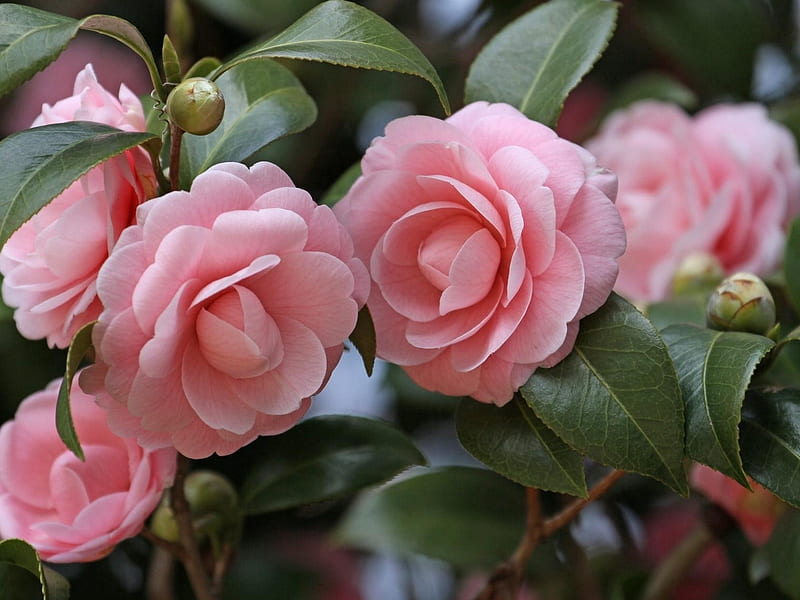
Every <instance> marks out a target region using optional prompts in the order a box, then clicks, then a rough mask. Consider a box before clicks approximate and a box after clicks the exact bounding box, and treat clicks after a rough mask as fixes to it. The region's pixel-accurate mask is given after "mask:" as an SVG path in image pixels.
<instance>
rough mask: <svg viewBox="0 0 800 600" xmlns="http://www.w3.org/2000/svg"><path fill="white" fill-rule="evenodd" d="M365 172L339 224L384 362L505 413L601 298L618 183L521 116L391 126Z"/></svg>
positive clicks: (614, 233)
mask: <svg viewBox="0 0 800 600" xmlns="http://www.w3.org/2000/svg"><path fill="white" fill-rule="evenodd" d="M361 167H362V172H363V176H362V177H361V178H360V179H359V180H358V181H357V182H356V183H355V185H354V186H353V188H352V189H351V191H350V193H349V194H348V195H347V196H346V197H345V198H344V199H342V200H341V202H339V204H337V205H336V208H335V210H336V214H337V215H338V216H339V218H340V219H341V220H342V222H343V223H344V224H345V226H346V227H347V228H348V230H349V231H350V233H351V234H352V236H353V240H354V242H355V246H356V255H357V256H358V257H359V258H361V259H362V260H363V261H364V263H365V264H367V265H368V266H369V269H370V272H371V274H372V278H373V282H374V285H373V288H372V292H371V294H370V297H369V300H368V306H369V309H370V312H371V314H372V318H373V320H374V322H375V330H376V335H377V343H378V355H379V356H380V357H382V358H384V359H386V360H388V361H390V362H393V363H396V364H398V365H400V366H402V367H403V368H404V369H405V371H406V372H407V373H408V374H409V375H410V376H411V377H412V378H413V379H414V380H415V381H416V382H417V383H419V384H420V385H421V386H422V387H424V388H427V389H431V390H438V391H441V392H444V393H446V394H451V395H468V396H473V397H474V398H476V399H478V400H480V401H482V402H492V403H495V404H498V405H502V404H505V403H506V402H508V401H509V400H511V398H512V396H513V394H514V392H515V391H516V390H517V389H518V388H519V387H520V386H521V385H522V384H523V383H525V381H527V379H528V378H529V377H530V375H531V373H532V372H533V371H534V369H536V367H537V366H541V365H544V366H549V365H552V364H554V363H556V362H558V361H559V360H561V359H562V358H563V357H564V356H566V355H567V354H568V353H569V352H570V350H572V346H573V344H574V341H575V336H576V335H577V332H578V322H579V320H580V319H581V318H582V317H584V316H586V315H588V314H589V313H591V312H593V311H595V310H597V308H599V307H600V306H601V305H602V304H603V303H604V302H605V301H606V299H607V298H608V295H609V293H610V292H611V288H612V287H613V285H614V281H615V280H616V277H617V258H618V257H619V256H620V254H622V252H623V250H624V249H625V233H624V231H623V228H622V222H621V220H620V217H619V213H618V212H617V209H616V208H615V207H614V204H613V199H614V194H615V190H616V180H615V178H614V176H613V174H611V173H609V172H608V171H604V170H601V169H598V168H597V166H596V164H595V161H594V158H593V157H592V156H591V155H590V154H589V153H588V152H586V151H585V150H583V149H582V148H580V147H579V146H576V145H575V144H572V143H571V142H568V141H566V140H563V139H561V138H559V137H558V136H557V135H556V134H555V132H553V131H552V130H551V129H549V128H548V127H545V126H544V125H541V124H539V123H536V122H534V121H531V120H530V119H528V118H527V117H525V116H524V115H523V114H522V113H520V112H519V111H518V110H516V109H515V108H512V107H511V106H508V105H506V104H487V103H485V102H476V103H473V104H470V105H469V106H467V107H465V108H464V109H462V110H460V111H459V112H457V113H455V114H454V115H452V116H451V117H450V118H448V119H447V120H445V121H441V120H439V119H434V118H431V117H421V116H414V117H405V118H402V119H398V120H396V121H393V122H392V123H390V124H389V125H388V127H387V128H386V135H385V137H381V138H377V139H376V140H375V141H373V143H372V145H371V147H370V148H369V149H368V150H367V153H366V155H365V156H364V159H363V161H362V163H361Z"/></svg>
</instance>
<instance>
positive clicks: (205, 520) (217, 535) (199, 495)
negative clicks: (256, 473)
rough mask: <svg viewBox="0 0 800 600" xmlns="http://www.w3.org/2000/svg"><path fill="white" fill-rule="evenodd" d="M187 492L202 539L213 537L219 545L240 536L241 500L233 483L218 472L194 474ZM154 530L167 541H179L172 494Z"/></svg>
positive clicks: (154, 522)
mask: <svg viewBox="0 0 800 600" xmlns="http://www.w3.org/2000/svg"><path fill="white" fill-rule="evenodd" d="M183 490H184V494H185V495H186V502H187V503H188V505H189V511H190V512H191V514H192V525H193V526H194V531H195V535H196V536H197V538H198V539H199V540H203V539H204V538H206V537H209V538H211V540H212V543H213V544H215V545H217V544H218V542H219V541H220V540H221V539H226V538H228V537H229V536H235V535H238V529H239V521H240V520H241V515H240V513H239V506H238V505H239V498H238V495H237V494H236V489H235V488H234V487H233V485H232V484H231V483H230V481H228V480H227V479H226V478H225V477H223V476H222V475H220V474H219V473H216V472H214V471H202V470H201V471H193V472H192V473H190V474H189V475H188V476H187V477H186V480H185V481H184V483H183ZM150 529H151V530H152V531H153V533H155V534H156V535H157V536H158V537H160V538H162V539H164V540H167V541H170V542H177V541H178V539H179V530H178V523H177V521H176V519H175V513H174V512H173V510H172V506H171V505H170V499H169V495H168V494H166V495H165V496H164V499H163V500H162V502H161V504H160V505H159V507H158V508H157V509H156V511H155V512H154V513H153V516H152V518H151V520H150Z"/></svg>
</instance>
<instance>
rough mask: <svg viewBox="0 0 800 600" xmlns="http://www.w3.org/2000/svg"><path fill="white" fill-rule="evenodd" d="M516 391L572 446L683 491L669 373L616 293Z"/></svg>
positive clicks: (679, 413) (680, 432)
mask: <svg viewBox="0 0 800 600" xmlns="http://www.w3.org/2000/svg"><path fill="white" fill-rule="evenodd" d="M520 392H521V393H522V396H523V397H524V398H525V400H526V401H527V402H528V404H529V405H530V406H531V408H532V409H533V412H534V413H536V415H537V416H538V417H539V418H540V419H541V420H542V421H544V423H545V424H546V425H548V426H549V427H550V428H551V429H552V430H553V431H555V432H556V434H557V435H558V436H559V437H561V438H562V439H563V440H564V441H565V442H567V443H568V444H569V445H570V446H572V447H573V448H576V449H577V450H579V451H581V452H583V453H585V454H587V455H588V456H590V457H591V458H593V459H595V460H597V461H599V462H602V463H605V464H608V465H610V466H612V467H615V468H617V469H622V470H625V471H635V472H637V473H642V474H643V475H648V476H650V477H653V478H655V479H658V480H659V481H661V482H663V483H665V484H666V485H668V486H669V487H671V488H672V489H674V490H675V491H677V492H679V493H681V494H684V495H685V494H687V493H688V485H687V482H686V473H685V470H684V466H683V458H684V415H683V401H682V399H681V393H680V388H679V386H678V378H677V375H676V374H675V369H674V368H673V365H672V361H671V360H670V356H669V353H668V351H667V348H666V346H665V345H664V342H663V341H662V340H661V338H660V337H659V336H658V333H656V330H655V328H654V327H653V326H652V325H651V324H650V322H649V321H648V320H647V319H645V317H644V316H643V315H642V314H641V313H640V312H639V311H637V310H636V309H635V308H634V307H633V306H632V305H630V304H629V303H628V302H626V301H625V300H623V299H622V298H620V297H619V296H617V295H616V294H612V295H611V297H610V298H609V300H608V302H606V304H605V305H604V306H602V307H601V308H600V309H599V310H598V311H597V312H595V313H594V314H592V315H589V316H588V317H586V318H585V319H583V320H582V321H581V324H580V333H579V334H578V338H577V340H576V342H575V348H574V350H573V351H572V353H571V354H570V355H569V356H567V358H565V359H564V360H563V361H561V362H560V363H558V364H557V365H556V366H555V367H553V368H551V369H537V370H536V371H535V372H534V374H533V375H532V376H531V378H530V379H529V380H528V382H527V383H526V384H525V385H524V386H522V388H521V389H520Z"/></svg>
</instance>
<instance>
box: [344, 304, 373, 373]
mask: <svg viewBox="0 0 800 600" xmlns="http://www.w3.org/2000/svg"><path fill="white" fill-rule="evenodd" d="M350 341H351V342H353V345H354V346H355V347H356V350H358V353H359V354H360V355H361V360H363V361H364V369H365V370H366V371H367V375H368V376H369V377H372V369H373V368H374V367H375V352H376V351H377V345H376V340H375V325H374V324H373V322H372V315H371V314H370V313H369V309H368V308H367V307H366V306H364V307H363V308H362V309H361V310H359V311H358V321H356V328H355V329H354V330H353V333H351V334H350Z"/></svg>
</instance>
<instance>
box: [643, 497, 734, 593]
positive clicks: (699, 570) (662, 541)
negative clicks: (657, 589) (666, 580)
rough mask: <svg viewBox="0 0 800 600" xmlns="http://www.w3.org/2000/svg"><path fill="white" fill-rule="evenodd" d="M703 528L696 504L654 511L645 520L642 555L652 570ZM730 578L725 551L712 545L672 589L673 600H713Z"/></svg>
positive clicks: (671, 506)
mask: <svg viewBox="0 0 800 600" xmlns="http://www.w3.org/2000/svg"><path fill="white" fill-rule="evenodd" d="M698 526H700V512H699V510H698V507H697V505H696V504H692V503H690V502H677V503H674V504H669V505H665V506H660V507H657V508H655V509H654V510H653V511H652V512H651V513H650V514H648V515H646V516H645V519H644V529H645V531H644V534H645V539H644V544H643V548H642V554H643V555H644V560H645V561H646V563H647V565H648V566H649V567H650V568H655V567H657V566H658V565H659V564H661V563H662V561H664V560H665V559H666V558H667V557H668V556H669V555H670V553H671V552H672V550H673V549H674V548H675V547H676V546H678V544H680V543H681V541H683V539H684V538H685V537H686V536H687V535H690V534H691V532H692V531H693V530H694V529H695V528H697V527H698ZM730 575H731V569H730V565H729V563H728V557H727V555H726V553H725V548H724V547H723V545H722V544H721V543H720V542H717V541H713V542H711V543H710V544H709V545H708V546H707V547H706V548H705V550H704V551H703V552H702V554H700V556H699V557H697V559H696V560H695V561H694V564H693V565H692V568H691V569H689V571H688V572H687V573H686V574H685V575H684V576H683V578H682V579H681V581H680V582H679V583H678V584H677V585H676V586H675V588H674V589H673V591H672V593H671V595H670V596H669V597H670V598H673V599H674V600H711V598H716V596H717V592H719V589H720V588H721V587H722V585H723V583H724V582H725V581H727V580H728V578H729V577H730Z"/></svg>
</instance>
